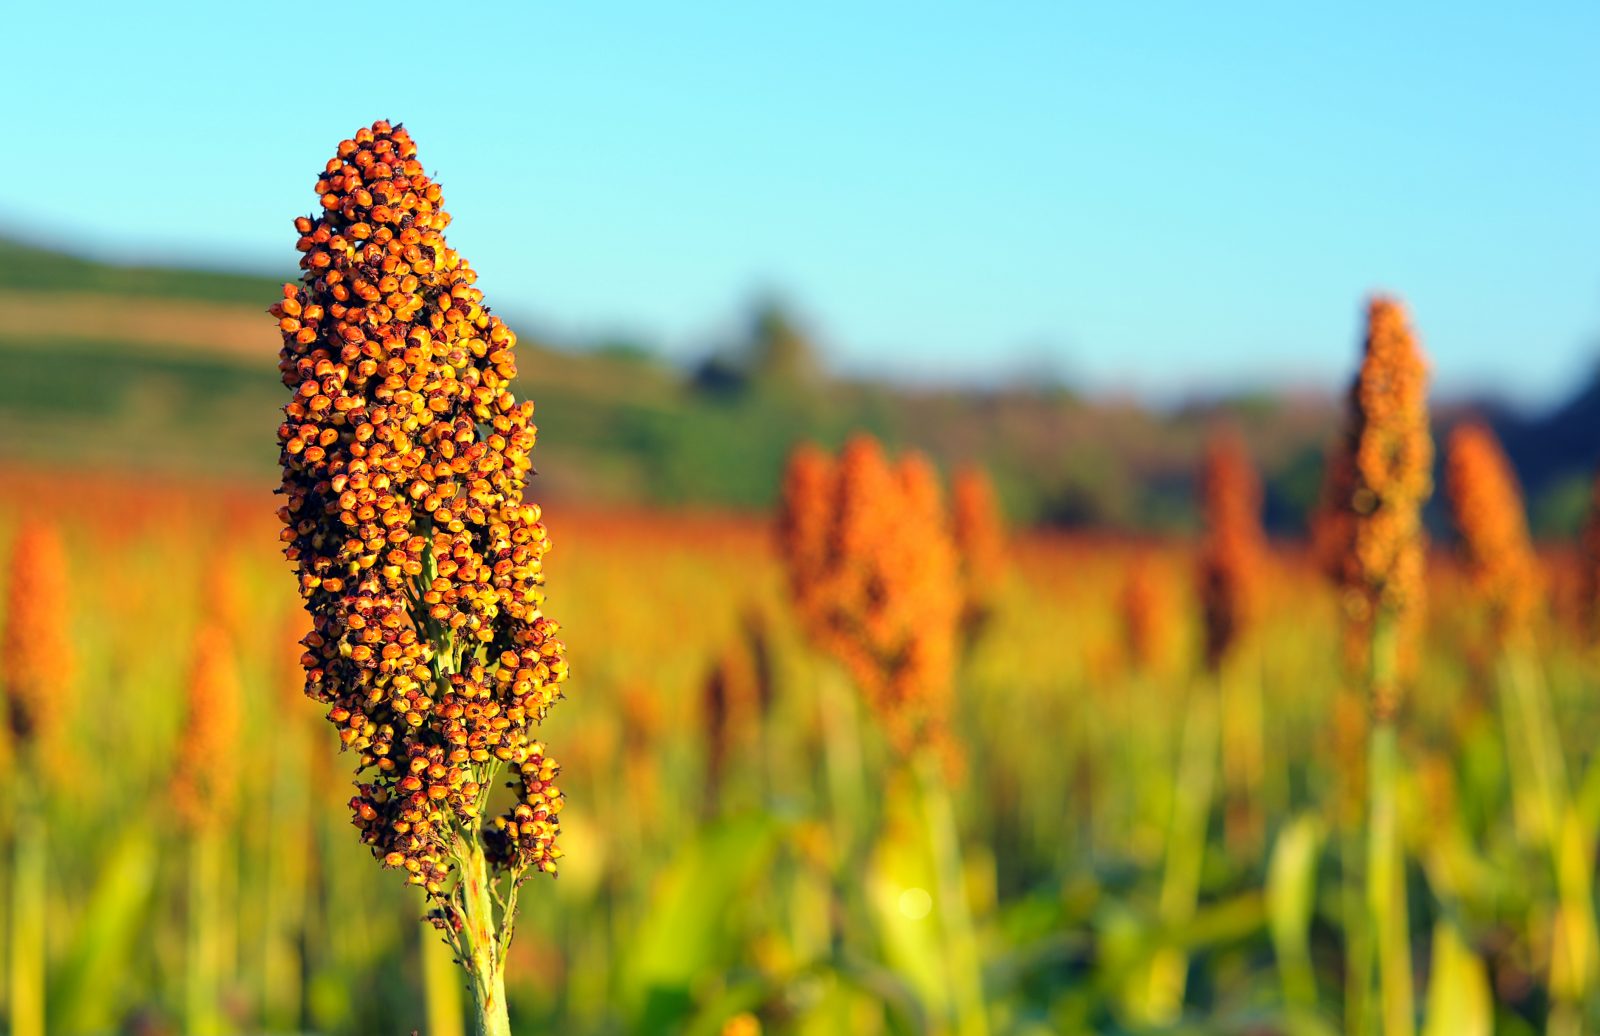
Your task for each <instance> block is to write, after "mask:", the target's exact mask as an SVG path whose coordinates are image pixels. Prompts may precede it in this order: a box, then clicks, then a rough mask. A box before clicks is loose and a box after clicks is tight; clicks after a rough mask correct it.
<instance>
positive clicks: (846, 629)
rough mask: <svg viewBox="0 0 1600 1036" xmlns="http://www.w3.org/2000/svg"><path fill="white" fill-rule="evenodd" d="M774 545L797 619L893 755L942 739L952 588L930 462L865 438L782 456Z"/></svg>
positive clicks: (950, 553) (953, 617) (954, 610)
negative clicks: (859, 697)
mask: <svg viewBox="0 0 1600 1036" xmlns="http://www.w3.org/2000/svg"><path fill="white" fill-rule="evenodd" d="M778 525H779V531H780V535H779V540H780V544H781V545H782V546H783V548H784V556H783V559H784V562H785V565H786V568H787V570H788V573H789V584H790V587H791V590H792V592H793V595H794V599H795V605H796V608H797V610H798V611H799V613H800V617H801V621H802V624H803V625H804V626H805V628H806V630H807V632H808V633H809V635H810V636H811V638H812V639H813V641H815V642H816V643H817V644H818V646H820V647H822V648H823V649H824V650H826V651H828V652H829V653H831V654H833V655H834V656H835V657H836V658H838V659H839V660H840V661H841V662H842V663H843V664H844V665H845V667H846V668H847V669H849V671H850V672H851V674H852V676H853V677H854V678H855V681H856V683H857V685H858V686H859V687H860V688H861V690H862V692H863V694H864V695H865V697H866V699H867V701H868V703H869V704H870V705H871V706H872V708H873V710H874V711H875V713H876V714H877V715H878V717H879V720H880V722H882V723H883V725H884V728H885V730H886V732H887V733H888V735H889V737H890V740H891V741H892V742H893V743H894V744H895V745H896V746H897V747H898V748H900V749H901V750H903V751H910V750H912V749H913V748H915V747H917V746H918V745H920V744H924V743H933V742H937V741H940V740H942V739H943V738H944V737H945V736H946V730H947V726H948V723H949V696H950V682H951V678H952V669H953V666H954V650H955V649H954V636H955V626H956V621H957V618H958V614H959V610H960V603H961V602H960V587H959V584H958V573H957V569H956V557H955V548H954V546H953V544H952V543H951V540H950V534H949V523H948V521H947V520H946V517H945V514H944V506H943V500H942V494H941V492H940V489H939V483H938V477H937V475H936V474H935V472H934V470H933V467H932V465H931V464H929V463H928V461H927V460H926V459H925V458H923V457H921V456H920V455H916V454H912V455H908V456H907V457H905V458H903V459H902V460H901V462H900V463H899V464H898V465H893V464H891V463H890V462H889V459H888V458H887V457H886V456H885V455H884V452H883V449H882V447H880V446H879V445H878V443H877V442H876V441H875V440H873V439H871V438H870V437H867V436H856V437H855V438H853V439H852V440H851V441H850V442H849V443H847V444H846V445H845V448H844V450H843V451H842V453H841V455H840V457H839V459H838V460H837V461H836V462H835V461H831V460H830V459H829V458H827V457H826V456H823V455H820V453H818V452H817V451H814V450H813V449H811V448H809V447H806V448H802V449H801V450H800V451H797V453H796V455H795V456H794V457H793V458H791V461H790V465H789V471H788V475H787V476H786V478H785V486H784V494H783V502H782V505H781V508H780V512H779V521H778Z"/></svg>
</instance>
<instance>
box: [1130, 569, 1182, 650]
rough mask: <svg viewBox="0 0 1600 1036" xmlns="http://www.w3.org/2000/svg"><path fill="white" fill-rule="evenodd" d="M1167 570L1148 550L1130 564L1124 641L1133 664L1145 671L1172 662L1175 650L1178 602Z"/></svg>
mask: <svg viewBox="0 0 1600 1036" xmlns="http://www.w3.org/2000/svg"><path fill="white" fill-rule="evenodd" d="M1173 596H1174V595H1173V588H1172V585H1171V581H1170V579H1169V578H1168V573H1167V571H1166V569H1165V568H1164V566H1163V565H1162V563H1161V561H1160V560H1159V559H1157V558H1156V556H1155V555H1154V554H1153V553H1151V552H1149V551H1141V552H1140V553H1138V554H1137V555H1135V557H1134V558H1133V560H1132V561H1131V562H1130V563H1129V565H1128V569H1127V573H1126V576H1125V578H1124V581H1123V584H1122V597H1121V600H1120V601H1119V602H1118V603H1119V604H1120V606H1121V607H1120V610H1121V613H1122V614H1121V618H1122V636H1123V643H1124V645H1125V647H1126V650H1127V658H1128V662H1129V663H1130V664H1131V666H1132V667H1133V668H1134V669H1136V670H1138V671H1140V672H1145V673H1151V672H1159V671H1160V670H1162V669H1164V668H1166V666H1167V665H1168V664H1169V663H1170V662H1171V660H1172V657H1173V655H1174V653H1175V649H1176V641H1177V623H1176V621H1175V614H1176V608H1177V605H1176V602H1175V601H1174V600H1173Z"/></svg>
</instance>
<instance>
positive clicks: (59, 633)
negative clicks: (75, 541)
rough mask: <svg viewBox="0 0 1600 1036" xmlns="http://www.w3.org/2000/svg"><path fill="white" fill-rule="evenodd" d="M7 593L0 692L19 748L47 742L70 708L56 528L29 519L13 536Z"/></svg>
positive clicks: (62, 560) (62, 568)
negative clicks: (4, 700) (3, 693)
mask: <svg viewBox="0 0 1600 1036" xmlns="http://www.w3.org/2000/svg"><path fill="white" fill-rule="evenodd" d="M6 594H7V599H6V624H5V635H4V642H3V643H0V689H3V690H4V692H5V697H6V707H7V717H8V720H9V725H10V733H11V736H12V739H13V740H14V742H15V743H16V744H17V746H18V747H19V748H20V747H26V746H31V745H35V744H39V743H43V742H47V741H49V739H50V738H51V736H52V735H53V734H54V732H55V731H56V730H57V729H58V728H59V727H60V725H61V723H62V721H63V719H64V717H65V714H66V712H67V709H68V707H69V704H70V703H69V702H68V701H67V694H68V691H69V690H70V688H71V685H72V670H73V651H72V638H71V636H70V635H69V632H68V629H67V554H66V549H65V548H64V547H63V546H62V542H61V534H60V532H58V531H57V529H56V527H55V526H53V525H50V524H48V523H46V522H43V521H39V520H31V521H28V522H27V523H25V524H24V525H23V526H22V527H21V529H20V530H19V531H18V532H17V536H16V539H15V540H14V541H13V543H12V545H11V572H10V579H9V581H8V583H7V586H6Z"/></svg>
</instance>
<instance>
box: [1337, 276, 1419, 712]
mask: <svg viewBox="0 0 1600 1036" xmlns="http://www.w3.org/2000/svg"><path fill="white" fill-rule="evenodd" d="M1427 389H1428V377H1427V367H1426V365H1425V364H1424V362H1423V359H1422V353H1421V351H1420V350H1419V349H1418V348H1417V344H1416V341H1415V340H1414V338H1413V337H1412V334H1411V329H1410V327H1409V326H1408V325H1407V322H1406V315H1405V310H1404V308H1403V307H1402V306H1401V305H1400V303H1399V302H1398V301H1395V300H1393V299H1389V298H1382V297H1380V298H1375V299H1373V300H1372V302H1371V303H1370V305H1369V307H1368V311H1367V334H1366V343H1365V348H1364V352H1363V357H1362V362H1361V370H1360V372H1359V373H1358V374H1357V375H1356V380H1355V383H1354V385H1353V386H1352V387H1351V390H1350V406H1349V414H1348V418H1347V423H1346V428H1345V433H1344V436H1343V439H1342V441H1341V443H1340V444H1339V446H1338V447H1337V449H1336V451H1335V453H1334V454H1333V456H1332V458H1331V460H1330V463H1329V468H1328V473H1327V476H1326V477H1325V479H1324V483H1323V501H1322V505H1321V506H1322V510H1323V516H1322V517H1321V519H1320V521H1321V524H1322V531H1321V533H1320V535H1319V537H1318V538H1319V553H1321V554H1322V556H1323V559H1324V562H1325V563H1326V564H1327V566H1328V568H1329V571H1330V572H1331V573H1332V575H1333V577H1334V580H1335V583H1336V585H1337V586H1338V588H1339V591H1340V595H1341V600H1342V603H1343V607H1344V612H1345V619H1346V632H1347V651H1356V650H1360V646H1361V645H1364V644H1366V643H1367V642H1368V640H1369V639H1370V631H1371V630H1372V628H1373V623H1374V622H1375V621H1377V620H1378V618H1379V617H1380V615H1387V616H1388V620H1389V621H1392V622H1393V623H1394V625H1395V628H1396V630H1397V631H1398V635H1399V638H1400V641H1401V653H1402V655H1406V654H1409V653H1411V651H1412V650H1413V648H1412V643H1411V642H1412V641H1414V639H1415V637H1416V635H1417V632H1418V630H1417V627H1418V624H1419V622H1420V619H1421V614H1422V605H1423V569H1424V566H1425V563H1426V538H1425V536H1424V533H1423V528H1422V505H1423V503H1424V502H1426V500H1427V498H1428V495H1429V494H1430V493H1431V492H1432V491H1433V438H1432V436H1431V434H1430V433H1429V430H1428V399H1427ZM1351 661H1352V662H1357V663H1359V660H1358V659H1351ZM1375 694H1376V695H1377V697H1376V700H1375V701H1374V702H1373V709H1374V713H1375V714H1376V715H1378V716H1380V717H1381V716H1386V715H1389V714H1391V713H1392V712H1393V710H1394V708H1395V707H1396V704H1397V699H1396V691H1395V688H1393V687H1380V688H1377V689H1376V691H1375Z"/></svg>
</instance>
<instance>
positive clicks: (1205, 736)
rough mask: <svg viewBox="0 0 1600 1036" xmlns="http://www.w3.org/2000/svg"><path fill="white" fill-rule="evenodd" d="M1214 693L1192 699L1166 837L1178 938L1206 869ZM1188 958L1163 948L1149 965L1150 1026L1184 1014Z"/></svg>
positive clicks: (1164, 889) (1167, 898)
mask: <svg viewBox="0 0 1600 1036" xmlns="http://www.w3.org/2000/svg"><path fill="white" fill-rule="evenodd" d="M1213 692H1214V689H1213V688H1211V687H1195V688H1194V689H1192V690H1191V691H1190V694H1189V708H1188V716H1187V718H1186V720H1185V722H1184V726H1183V741H1182V748H1181V749H1180V750H1179V756H1178V767H1177V771H1176V773H1175V774H1174V775H1173V776H1174V778H1175V781H1176V783H1175V786H1174V788H1173V799H1172V825H1171V827H1170V828H1169V830H1168V833H1167V854H1166V868H1165V872H1164V873H1163V875H1162V879H1161V901H1160V911H1161V922H1162V925H1163V927H1164V928H1165V929H1166V930H1167V931H1168V932H1169V933H1172V932H1176V931H1177V930H1178V929H1180V928H1182V927H1183V926H1184V925H1186V924H1188V923H1189V921H1191V920H1193V918H1194V913H1195V906H1196V904H1197V903H1198V902H1199V896H1200V874H1201V870H1202V868H1203V866H1204V864H1205V851H1206V830H1207V827H1208V821H1209V820H1210V817H1211V804H1212V796H1213V792H1214V786H1215V782H1216V773H1217V736H1218V726H1217V701H1216V699H1215V697H1214V693H1213ZM1188 971H1189V955H1188V953H1186V952H1185V951H1184V950H1183V948H1182V947H1180V946H1174V945H1166V946H1162V947H1161V948H1160V949H1159V950H1157V951H1156V953H1155V955H1154V957H1153V958H1152V959H1151V961H1150V974H1149V980H1148V985H1147V987H1146V991H1145V1003H1144V1008H1145V1011H1146V1014H1147V1016H1148V1018H1149V1020H1151V1021H1153V1022H1157V1023H1170V1022H1172V1021H1175V1020H1176V1019H1177V1018H1178V1017H1179V1016H1180V1015H1181V1014H1182V1012H1183V1001H1184V995H1185V989H1186V986H1187V985H1188Z"/></svg>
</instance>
